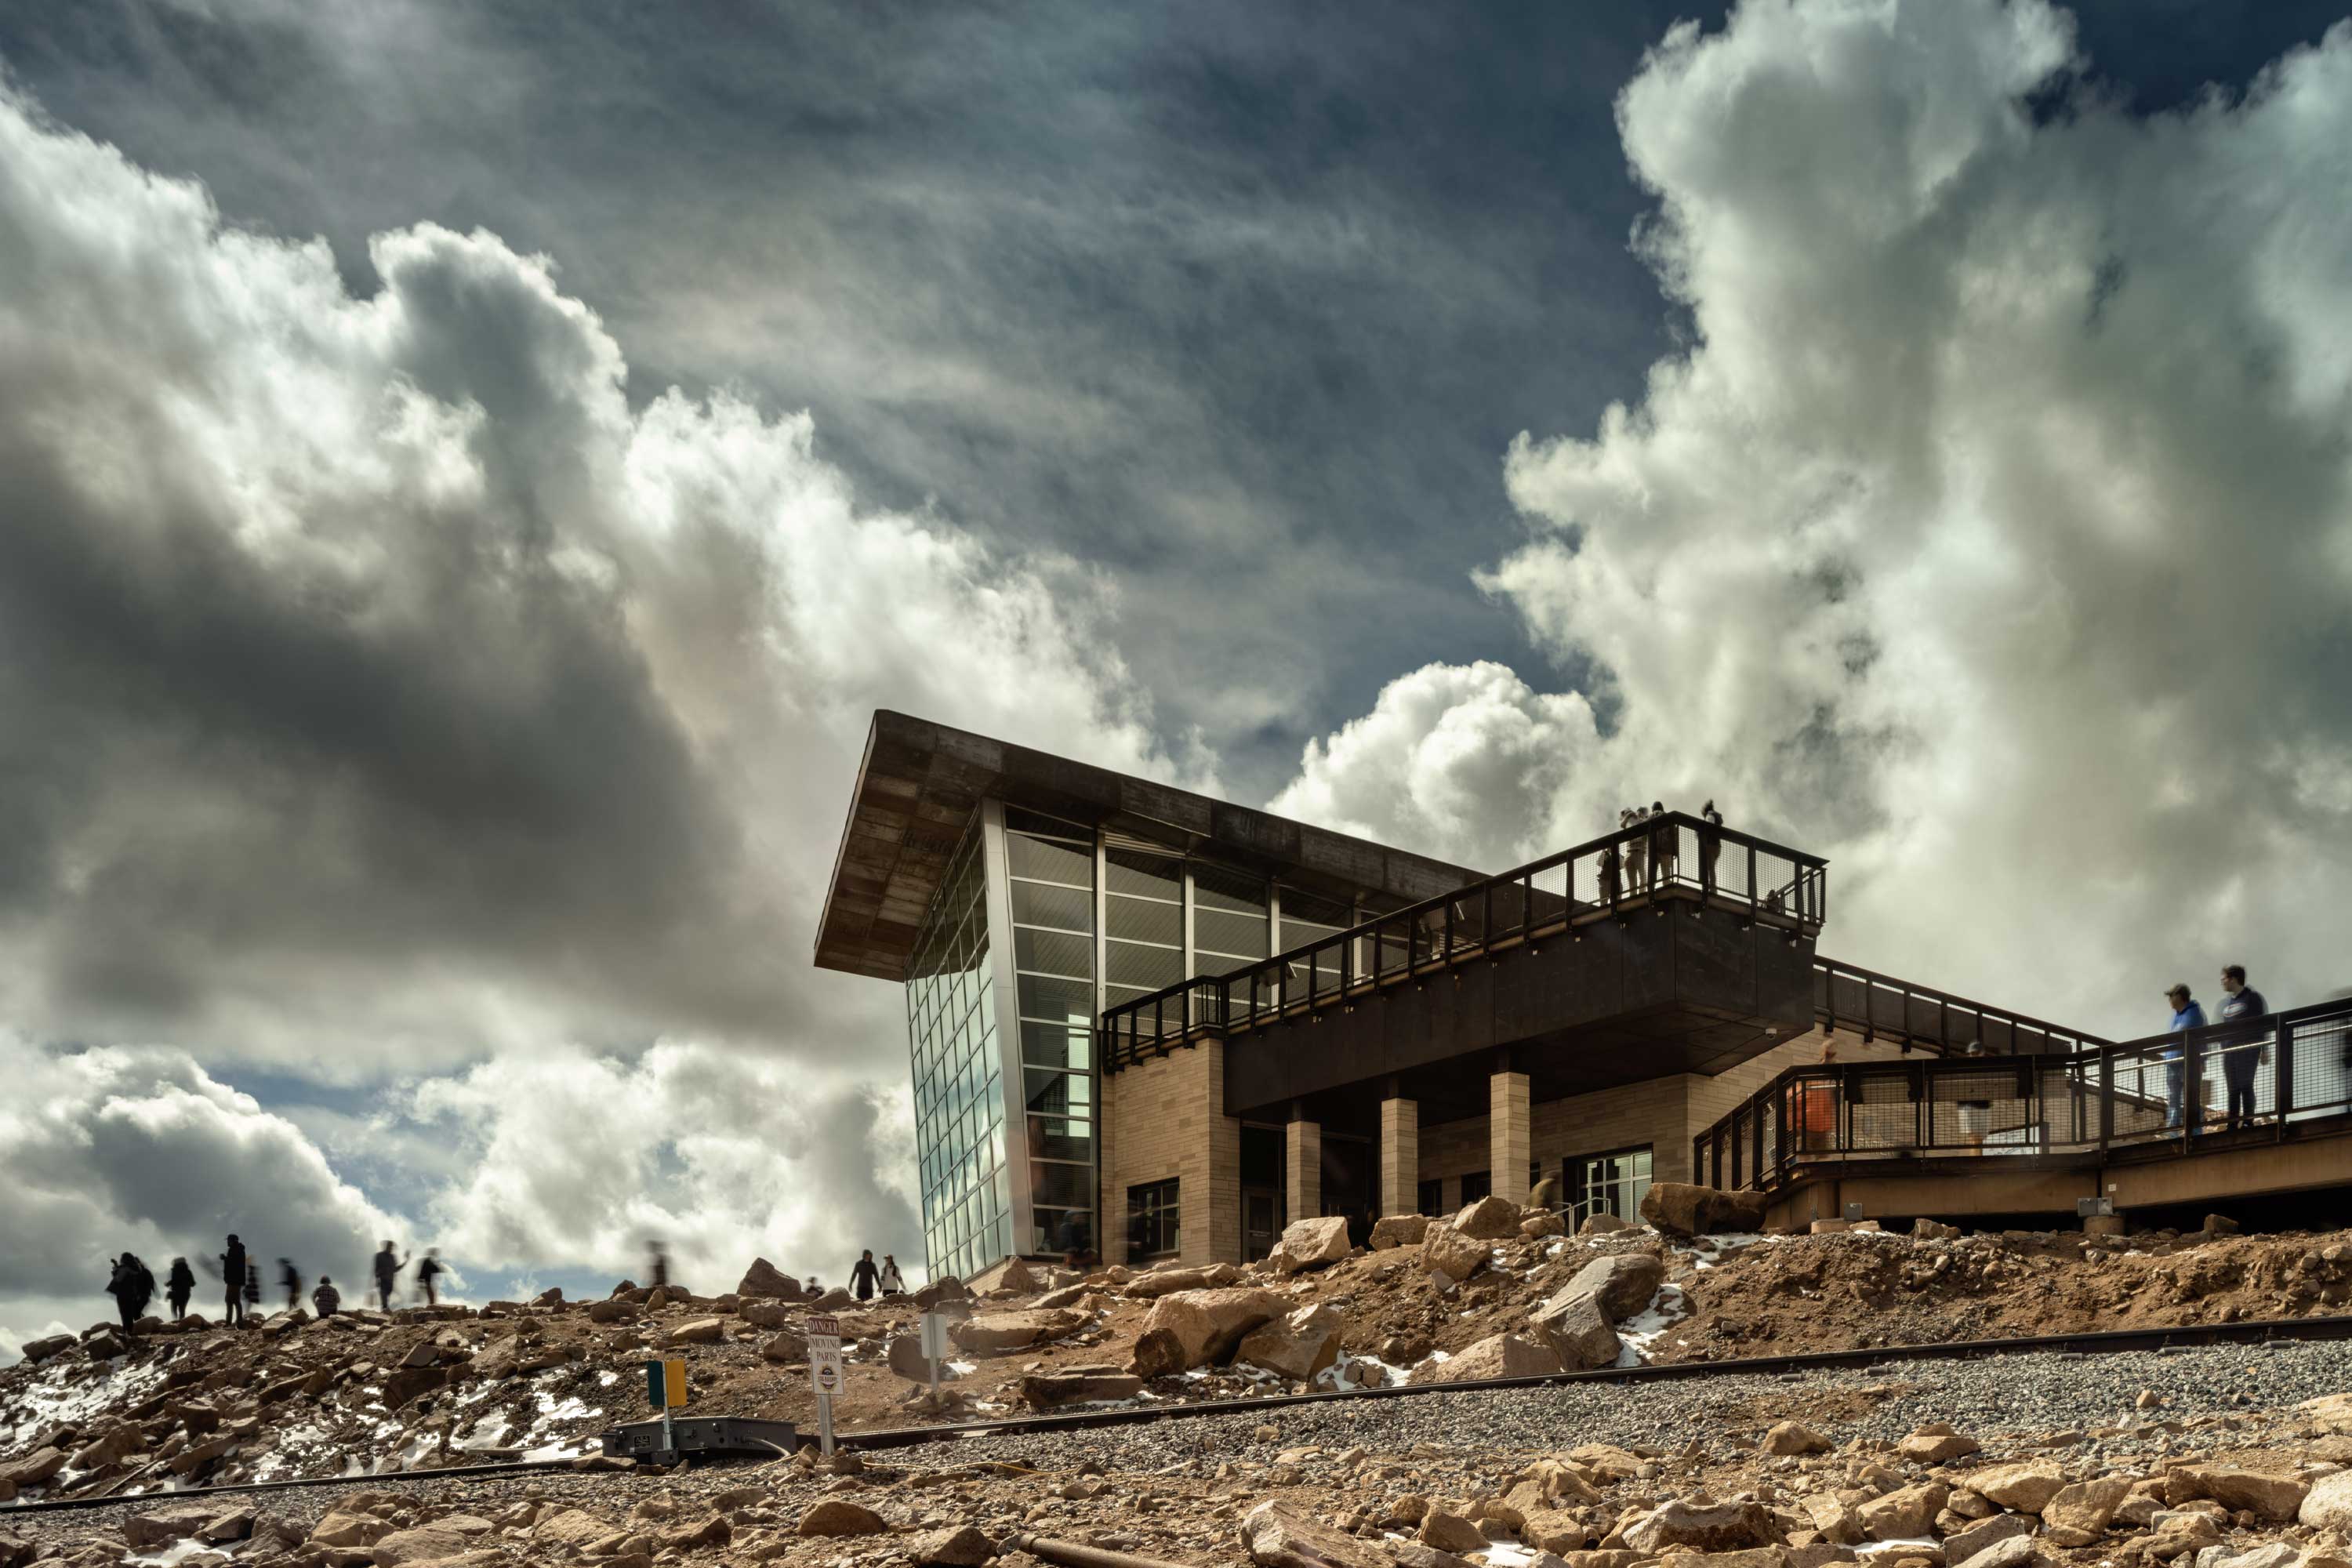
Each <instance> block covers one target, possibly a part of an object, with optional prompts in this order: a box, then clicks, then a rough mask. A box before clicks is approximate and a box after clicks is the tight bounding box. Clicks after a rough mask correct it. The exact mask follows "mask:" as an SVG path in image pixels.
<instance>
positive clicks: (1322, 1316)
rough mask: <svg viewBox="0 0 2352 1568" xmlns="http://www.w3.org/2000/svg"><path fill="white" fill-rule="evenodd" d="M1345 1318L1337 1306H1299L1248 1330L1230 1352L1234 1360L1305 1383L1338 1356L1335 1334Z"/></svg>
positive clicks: (1344, 1326) (1344, 1325) (1344, 1327)
mask: <svg viewBox="0 0 2352 1568" xmlns="http://www.w3.org/2000/svg"><path fill="white" fill-rule="evenodd" d="M1347 1327H1348V1320H1347V1319H1346V1318H1345V1317H1344V1316H1342V1315H1341V1313H1340V1311H1339V1309H1338V1308H1337V1307H1332V1306H1325V1305H1318V1306H1312V1307H1301V1308H1300V1309H1299V1310H1297V1311H1295V1312H1293V1313H1291V1314H1290V1315H1289V1316H1288V1317H1286V1318H1276V1320H1274V1321H1272V1322H1270V1323H1265V1324H1262V1325H1260V1326H1259V1327H1258V1328H1256V1329H1255V1330H1253V1331H1251V1332H1250V1334H1249V1335H1248V1337H1247V1338H1245V1339H1244V1340H1243V1341H1242V1342H1241V1348H1240V1349H1239V1350H1237V1351H1235V1352H1234V1360H1235V1361H1237V1362H1246V1363H1249V1364H1250V1365H1251V1366H1258V1367H1264V1368H1265V1370H1266V1371H1268V1372H1270V1373H1274V1374H1275V1375H1276V1376H1277V1377H1283V1378H1287V1379H1289V1380H1290V1381H1291V1382H1293V1383H1307V1382H1311V1381H1312V1380H1313V1379H1314V1376H1315V1374H1316V1373H1318V1372H1321V1371H1322V1370H1323V1369H1324V1368H1325V1367H1327V1366H1329V1365H1330V1364H1331V1363H1333V1362H1335V1361H1338V1360H1339V1336H1340V1335H1341V1334H1342V1333H1344V1332H1346V1331H1347Z"/></svg>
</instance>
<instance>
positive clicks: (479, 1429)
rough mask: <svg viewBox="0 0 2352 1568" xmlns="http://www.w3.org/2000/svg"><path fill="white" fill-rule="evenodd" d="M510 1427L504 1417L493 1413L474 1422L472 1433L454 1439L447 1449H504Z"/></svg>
mask: <svg viewBox="0 0 2352 1568" xmlns="http://www.w3.org/2000/svg"><path fill="white" fill-rule="evenodd" d="M511 1427H512V1424H511V1423H509V1421H508V1420H507V1418H506V1417H505V1416H503V1415H497V1414H495V1413H493V1414H491V1415H485V1416H483V1417H482V1418H481V1419H480V1420H479V1421H477V1422H475V1423H474V1429H473V1431H472V1432H470V1433H468V1434H467V1436H463V1437H459V1438H457V1439H455V1440H454V1441H452V1442H451V1443H450V1445H449V1447H452V1448H466V1449H474V1448H502V1447H506V1436H507V1433H508V1432H509V1430H511Z"/></svg>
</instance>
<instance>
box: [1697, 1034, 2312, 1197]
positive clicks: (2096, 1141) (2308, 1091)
mask: <svg viewBox="0 0 2352 1568" xmlns="http://www.w3.org/2000/svg"><path fill="white" fill-rule="evenodd" d="M2233 1110H2234V1112H2235V1115H2234V1116H2233V1114H2232V1112H2233ZM2347 1111H2352V1001H2343V1000H2338V1001H2333V1002H2323V1003H2319V1004H2316V1005H2313V1006H2309V1007H2301V1008H2297V1009H2294V1011H2291V1012H2286V1013H2273V1014H2272V1015H2270V1016H2267V1017H2264V1018H2261V1019H2240V1020H2233V1021H2232V1022H2231V1023H2227V1024H2216V1025H2211V1026H2208V1027H2206V1028H2202V1029H2195V1030H2189V1031H2186V1032H2182V1033H2175V1034H2166V1035H2154V1036H2150V1037H2147V1038H2145V1039H2139V1040H2132V1041H2126V1042H2124V1043H2122V1044H2105V1043H2103V1044H2097V1045H2091V1046H2086V1047H2084V1048H2081V1049H2076V1050H2069V1051H2039V1052H2021V1053H2018V1054H2015V1055H1986V1056H1963V1057H1958V1058H1941V1059H1924V1058H1923V1059H1920V1060H1916V1061H1895V1062H1853V1063H1830V1064H1825V1065H1822V1066H1819V1067H1798V1068H1790V1069H1789V1070H1788V1071H1786V1072H1784V1073H1782V1074H1780V1076H1779V1077H1778V1078H1776V1079H1773V1080H1772V1081H1771V1082H1770V1083H1769V1084H1767V1085H1765V1086H1764V1087H1763V1088H1762V1089H1759V1090H1758V1091H1757V1092H1756V1093H1755V1094H1753V1095H1751V1096H1749V1097H1748V1099H1747V1100H1744V1101H1742V1102H1741V1103H1740V1105H1739V1106H1738V1108H1737V1109H1735V1110H1732V1111H1731V1112H1730V1113H1729V1114H1727V1116H1725V1117H1724V1118H1723V1119H1722V1120H1721V1121H1717V1123H1716V1124H1715V1125H1714V1126H1713V1127H1710V1128H1708V1129H1707V1130H1706V1131H1705V1132H1702V1133H1700V1134H1699V1135H1698V1136H1697V1137H1696V1138H1695V1139H1693V1140H1692V1142H1691V1170H1692V1173H1693V1179H1694V1180H1696V1181H1698V1182H1700V1183H1703V1184H1706V1185H1710V1186H1715V1187H1755V1188H1758V1189H1760V1190H1763V1191H1768V1192H1769V1191H1772V1190H1775V1189H1777V1188H1780V1187H1781V1186H1784V1185H1786V1184H1788V1183H1789V1182H1790V1180H1791V1179H1793V1178H1794V1177H1796V1176H1797V1175H1798V1174H1800V1173H1801V1172H1803V1171H1804V1169H1805V1168H1806V1167H1808V1166H1813V1167H1821V1166H1825V1165H1832V1164H1833V1165H1836V1166H1838V1167H1840V1168H1841V1169H1843V1171H1845V1172H1848V1173H1852V1172H1853V1171H1855V1170H1857V1169H1864V1170H1866V1169H1871V1168H1878V1167H1883V1166H1885V1165H1891V1164H1895V1163H1900V1162H1903V1161H1906V1160H1916V1159H1921V1158H1929V1157H1933V1158H1961V1159H1977V1158H1981V1159H2000V1158H2015V1157H2019V1156H2032V1155H2064V1154H2086V1153H2093V1152H2106V1151H2109V1150H2112V1149H2116V1148H2119V1147H2124V1148H2128V1147H2136V1146H2161V1145H2164V1144H2166V1143H2177V1144H2178V1145H2179V1148H2180V1150H2181V1151H2182V1152H2194V1151H2195V1149H2196V1147H2197V1144H2198V1140H2199V1139H2200V1137H2201V1136H2203V1135H2205V1134H2208V1133H2211V1132H2216V1131H2228V1130H2230V1129H2231V1127H2232V1126H2233V1125H2237V1126H2251V1127H2256V1128H2263V1129H2268V1130H2271V1131H2273V1132H2275V1133H2276V1134H2277V1135H2278V1136H2280V1137H2286V1136H2290V1135H2292V1133H2293V1131H2294V1125H2295V1123H2297V1122H2299V1121H2313V1120H2316V1119H2318V1118H2321V1117H2327V1116H2334V1115H2337V1114H2341V1113H2344V1112H2347Z"/></svg>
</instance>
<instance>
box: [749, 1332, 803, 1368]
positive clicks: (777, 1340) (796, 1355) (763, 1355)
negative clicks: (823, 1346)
mask: <svg viewBox="0 0 2352 1568" xmlns="http://www.w3.org/2000/svg"><path fill="white" fill-rule="evenodd" d="M760 1359H761V1361H772V1362H775V1363H778V1364H779V1365H791V1364H793V1363H798V1362H804V1361H806V1360H808V1341H806V1340H804V1339H803V1338H801V1336H800V1335H798V1334H796V1333H793V1332H792V1331H790V1330H784V1331H781V1332H778V1333H772V1334H770V1335H769V1336H768V1337H767V1338H766V1339H764V1340H761V1342H760Z"/></svg>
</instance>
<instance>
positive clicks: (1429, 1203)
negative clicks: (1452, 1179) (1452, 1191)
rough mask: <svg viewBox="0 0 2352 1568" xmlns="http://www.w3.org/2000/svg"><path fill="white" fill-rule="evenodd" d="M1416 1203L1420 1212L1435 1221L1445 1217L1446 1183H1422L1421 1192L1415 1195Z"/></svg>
mask: <svg viewBox="0 0 2352 1568" xmlns="http://www.w3.org/2000/svg"><path fill="white" fill-rule="evenodd" d="M1415 1202H1416V1203H1417V1205H1418V1206H1419V1208H1420V1211H1421V1212H1422V1213H1423V1214H1425V1215H1429V1216H1430V1217H1431V1218H1433V1219H1434V1218H1436V1217H1437V1216H1438V1215H1443V1214H1444V1212H1445V1184H1444V1181H1442V1180H1441V1181H1434V1182H1423V1183H1422V1184H1421V1187H1420V1190H1419V1191H1418V1193H1417V1194H1415Z"/></svg>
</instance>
